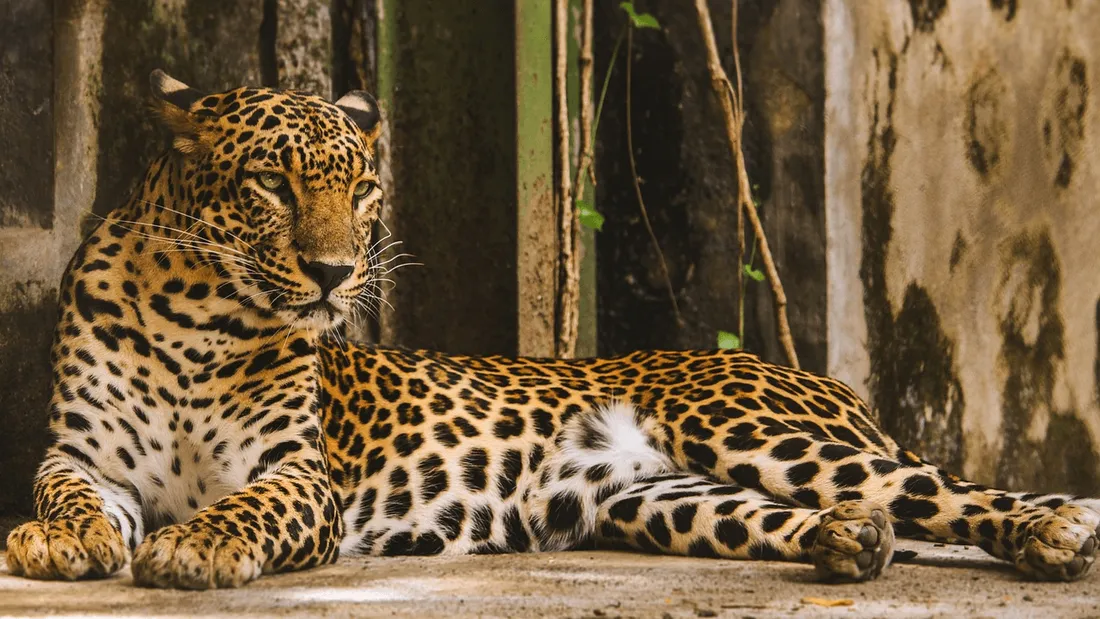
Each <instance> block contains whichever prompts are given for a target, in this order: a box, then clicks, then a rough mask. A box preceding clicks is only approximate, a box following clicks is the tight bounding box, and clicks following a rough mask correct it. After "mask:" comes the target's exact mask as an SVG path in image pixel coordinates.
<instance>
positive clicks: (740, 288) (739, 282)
mask: <svg viewBox="0 0 1100 619" xmlns="http://www.w3.org/2000/svg"><path fill="white" fill-rule="evenodd" d="M738 1H739V0H730V9H731V19H730V32H731V36H730V41H732V42H733V65H734V68H735V69H736V70H737V93H736V98H735V99H734V104H733V108H734V110H739V111H743V108H742V105H741V55H740V54H739V53H738V50H737V3H738ZM736 121H737V144H738V148H737V150H741V147H740V144H741V135H742V130H743V129H744V119H743V118H742V117H741V114H740V113H739V114H738V115H737V118H736ZM736 210H737V215H736V216H735V217H734V220H735V222H736V225H737V269H735V272H736V276H735V279H734V283H735V284H736V286H737V337H738V339H739V341H740V342H741V345H742V346H744V345H745V290H746V289H745V271H744V266H742V265H744V264H745V218H744V216H743V215H744V214H743V213H742V212H741V206H740V203H738V206H737V209H736ZM755 247H756V245H755V244H754V245H753V248H754V249H755ZM750 262H751V260H750Z"/></svg>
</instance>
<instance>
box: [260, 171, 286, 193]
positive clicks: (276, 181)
mask: <svg viewBox="0 0 1100 619" xmlns="http://www.w3.org/2000/svg"><path fill="white" fill-rule="evenodd" d="M284 183H286V178H284V177H283V175H282V174H276V173H274V172H260V184H261V185H263V186H264V189H270V190H271V191H275V190H276V189H278V188H280V187H282V186H283V184H284Z"/></svg>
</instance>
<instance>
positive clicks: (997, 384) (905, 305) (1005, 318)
mask: <svg viewBox="0 0 1100 619" xmlns="http://www.w3.org/2000/svg"><path fill="white" fill-rule="evenodd" d="M825 23H826V37H825V38H826V41H827V42H828V44H827V49H826V65H827V67H828V69H827V72H828V75H827V78H826V88H827V92H828V95H827V97H828V98H827V101H828V103H827V108H826V162H827V164H826V169H827V174H826V205H827V221H828V224H827V228H828V245H829V253H828V263H829V267H828V268H829V310H828V314H829V341H830V350H829V370H830V372H831V373H832V374H833V375H835V376H837V377H839V378H842V379H845V380H847V381H848V382H849V383H850V384H852V385H854V386H856V387H857V388H859V389H860V390H861V391H863V392H864V393H865V394H867V395H868V396H869V397H870V399H871V401H872V402H873V403H874V404H875V405H876V406H877V407H878V409H879V411H880V414H881V415H882V419H883V423H884V424H885V425H886V427H887V428H888V429H889V430H890V431H891V432H892V433H893V434H894V435H895V436H896V437H898V438H899V439H901V440H902V441H903V442H905V443H907V444H909V445H910V446H912V447H914V448H916V449H918V450H920V451H922V452H924V453H925V454H927V455H928V457H929V458H931V459H932V460H934V461H936V462H938V463H941V464H943V465H947V466H949V467H950V468H953V469H958V470H962V471H964V472H965V473H966V474H967V475H969V476H971V477H974V478H977V479H978V480H981V481H984V482H988V483H996V484H998V485H1002V486H1009V487H1014V488H1042V489H1067V490H1074V491H1078V492H1091V493H1093V494H1095V493H1097V492H1100V457H1098V456H1097V445H1100V408H1098V406H1097V389H1098V382H1097V381H1098V371H1097V368H1100V360H1098V332H1097V328H1098V325H1100V278H1098V277H1097V274H1096V268H1097V265H1098V264H1100V244H1098V243H1097V239H1100V218H1098V217H1097V216H1096V213H1095V205H1094V204H1093V203H1094V201H1095V196H1096V195H1097V194H1098V190H1100V150H1098V149H1097V146H1098V145H1100V124H1098V123H1096V122H1094V118H1095V113H1096V109H1097V106H1098V103H1100V101H1097V95H1096V94H1095V93H1096V92H1100V91H1096V90H1095V89H1091V90H1090V85H1092V84H1095V83H1096V82H1097V79H1098V77H1097V74H1096V67H1100V48H1098V47H1097V46H1096V44H1095V40H1096V39H1095V35H1096V33H1097V32H1100V6H1098V5H1097V4H1096V3H1091V2H1068V1H1067V2H1019V3H1017V2H1014V1H1013V2H1004V1H998V0H992V1H990V2H978V1H976V0H965V1H964V0H909V1H908V2H903V1H900V0H896V1H895V0H889V1H887V0H876V1H873V2H869V1H866V0H829V1H828V2H827V3H826V11H825Z"/></svg>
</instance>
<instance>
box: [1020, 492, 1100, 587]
mask: <svg viewBox="0 0 1100 619" xmlns="http://www.w3.org/2000/svg"><path fill="white" fill-rule="evenodd" d="M1098 535H1100V515H1098V514H1097V513H1096V512H1094V511H1092V510H1091V509H1088V508H1085V507H1080V506H1077V505H1063V506H1061V507H1059V508H1057V509H1055V510H1054V512H1053V513H1051V514H1048V515H1046V516H1043V517H1042V518H1040V519H1039V520H1036V521H1035V522H1034V523H1032V524H1031V526H1030V530H1029V531H1028V536H1027V539H1026V540H1025V541H1024V545H1023V548H1021V549H1020V550H1019V551H1018V553H1017V555H1016V567H1017V568H1019V570H1020V571H1022V572H1024V573H1025V574H1028V575H1029V576H1031V577H1033V578H1036V579H1038V580H1065V581H1070V580H1077V579H1078V578H1081V577H1082V576H1084V575H1085V574H1087V573H1088V571H1089V568H1090V567H1092V564H1093V562H1094V561H1095V560H1096V552H1097V550H1098V549H1100V542H1098V540H1097V536H1098Z"/></svg>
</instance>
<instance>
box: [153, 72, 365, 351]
mask: <svg viewBox="0 0 1100 619" xmlns="http://www.w3.org/2000/svg"><path fill="white" fill-rule="evenodd" d="M150 81H151V85H152V89H153V93H154V95H155V100H154V105H155V107H156V111H157V113H158V115H159V116H160V118H161V119H162V120H163V121H164V123H165V124H166V125H167V126H168V127H169V129H170V130H171V131H172V136H173V141H172V153H171V155H170V156H171V157H172V158H174V160H175V161H176V163H177V165H178V170H179V171H180V173H179V174H178V175H176V178H178V179H179V180H178V181H176V182H175V184H177V185H178V186H176V187H169V188H166V189H165V190H164V191H165V192H166V193H167V194H168V198H169V200H170V203H171V206H170V205H169V204H150V205H148V208H152V209H156V208H161V209H167V210H168V211H179V212H177V221H180V218H182V221H180V223H183V224H188V225H187V226H186V231H185V232H183V231H178V233H177V235H176V236H177V239H178V244H179V245H180V247H181V248H183V249H184V250H186V251H191V252H193V253H195V254H198V255H200V256H201V258H200V259H201V260H202V261H205V262H206V263H207V264H210V265H212V266H213V267H214V269H215V272H217V273H218V276H219V278H220V279H222V280H223V281H222V282H221V283H220V284H219V285H220V286H221V290H220V292H221V294H222V295H223V296H225V295H227V294H228V295H230V296H231V298H234V299H236V300H237V301H238V302H240V303H241V304H242V305H243V306H246V307H249V308H253V309H255V310H258V311H260V312H266V313H269V314H274V315H275V316H277V317H279V318H280V319H281V320H283V321H285V322H286V323H287V324H296V325H298V326H302V327H309V328H322V329H323V328H327V327H331V326H334V325H337V324H339V323H340V322H341V321H343V320H344V319H346V318H348V317H350V316H354V315H356V314H357V313H358V312H359V311H360V310H364V309H367V307H368V306H369V305H370V304H371V303H372V302H373V301H375V300H376V299H377V295H378V293H379V291H378V289H377V283H378V280H379V275H378V273H379V267H378V259H377V258H378V256H377V254H378V251H377V245H375V244H372V243H371V230H372V225H373V224H374V222H375V221H376V220H377V218H378V211H379V209H380V207H381V204H382V189H381V187H380V185H379V178H378V170H377V168H376V165H375V159H374V144H375V141H376V140H377V138H378V135H379V130H380V125H381V123H380V115H379V111H378V104H377V102H376V101H375V100H374V98H373V97H371V96H370V95H369V94H367V93H365V92H362V91H352V92H349V93H348V94H346V95H344V96H343V97H341V98H340V99H339V100H337V101H336V102H334V103H333V102H329V101H327V100H325V99H323V98H321V97H318V96H315V95H312V94H309V93H305V92H299V91H279V90H274V89H269V88H237V89H234V90H229V91H226V92H222V93H217V94H203V93H201V92H199V91H198V90H196V89H194V88H191V87H190V86H188V85H186V84H184V83H182V82H180V81H179V80H176V79H174V78H172V77H170V76H168V75H167V74H165V73H163V72H161V71H154V72H153V74H152V76H151V78H150ZM150 178H152V175H151V176H150ZM147 182H149V181H148V180H147ZM184 211H186V212H184ZM177 229H178V227H177Z"/></svg>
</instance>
